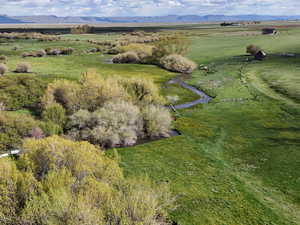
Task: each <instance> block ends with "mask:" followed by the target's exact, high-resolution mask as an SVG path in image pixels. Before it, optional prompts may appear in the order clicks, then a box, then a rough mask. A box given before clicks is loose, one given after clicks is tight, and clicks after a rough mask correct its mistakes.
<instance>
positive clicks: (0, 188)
mask: <svg viewBox="0 0 300 225" xmlns="http://www.w3.org/2000/svg"><path fill="white" fill-rule="evenodd" d="M19 175H20V174H19V172H18V170H17V168H16V165H15V164H14V163H12V162H11V161H10V160H7V159H2V160H1V163H0V196H1V201H0V223H1V224H3V225H11V224H14V222H15V217H16V216H17V205H18V201H17V184H18V176H19Z"/></svg>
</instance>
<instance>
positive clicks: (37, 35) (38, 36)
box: [0, 32, 60, 41]
mask: <svg viewBox="0 0 300 225" xmlns="http://www.w3.org/2000/svg"><path fill="white" fill-rule="evenodd" d="M0 38H6V39H35V40H38V41H59V40H60V37H58V36H55V35H45V34H41V33H18V32H12V33H0Z"/></svg>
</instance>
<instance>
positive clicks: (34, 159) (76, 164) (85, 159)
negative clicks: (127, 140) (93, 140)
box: [21, 136, 122, 183]
mask: <svg viewBox="0 0 300 225" xmlns="http://www.w3.org/2000/svg"><path fill="white" fill-rule="evenodd" d="M23 149H24V153H25V154H24V155H23V156H21V160H22V161H24V163H23V164H24V165H27V167H28V169H30V170H32V172H33V174H34V176H35V177H36V178H38V179H42V178H45V177H46V176H47V174H48V172H50V170H54V171H59V170H60V169H64V168H65V169H68V170H69V171H70V172H71V173H72V176H74V177H76V178H77V179H79V181H80V180H82V179H84V177H88V176H92V177H94V178H98V179H99V180H102V181H106V182H108V183H111V182H113V181H115V180H118V179H120V178H121V177H122V173H121V169H120V168H119V167H118V165H117V163H116V162H115V161H113V160H111V159H109V158H107V157H105V156H104V155H103V154H102V153H101V152H100V150H99V149H98V148H96V147H95V146H93V145H91V144H89V143H87V142H72V141H69V140H65V139H63V138H60V137H58V136H53V137H49V138H46V139H41V140H27V141H25V143H24V145H23ZM27 162H30V163H27Z"/></svg>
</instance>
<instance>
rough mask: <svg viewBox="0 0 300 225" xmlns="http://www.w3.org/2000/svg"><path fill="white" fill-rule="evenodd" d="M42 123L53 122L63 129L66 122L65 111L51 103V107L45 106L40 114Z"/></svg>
mask: <svg viewBox="0 0 300 225" xmlns="http://www.w3.org/2000/svg"><path fill="white" fill-rule="evenodd" d="M42 118H43V120H44V121H48V122H49V121H50V122H53V123H55V124H57V125H59V126H60V127H64V125H65V122H66V110H65V109H64V108H63V107H62V106H61V105H59V104H57V103H53V104H52V105H48V106H46V108H45V110H44V111H43V113H42Z"/></svg>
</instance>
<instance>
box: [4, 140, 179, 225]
mask: <svg viewBox="0 0 300 225" xmlns="http://www.w3.org/2000/svg"><path fill="white" fill-rule="evenodd" d="M23 148H24V150H25V153H24V154H22V155H21V157H20V159H19V160H18V162H17V165H18V167H16V165H15V162H13V161H10V160H5V159H4V160H3V159H1V163H0V200H1V201H0V222H1V224H3V225H15V224H29V225H35V224H45V225H61V224H69V225H73V224H78V221H80V224H83V225H91V224H97V225H106V224H117V223H119V224H132V225H140V224H148V225H157V224H168V223H167V220H166V218H167V216H168V211H169V210H171V209H173V202H174V199H173V197H172V196H171V194H170V191H169V188H168V185H166V184H154V183H152V182H151V181H150V180H149V179H148V178H143V179H133V178H131V179H124V178H123V174H122V171H121V169H120V167H119V166H118V164H117V162H116V161H114V160H112V159H109V158H108V157H106V156H105V155H104V154H103V153H102V152H101V150H100V149H97V148H95V147H94V146H93V145H91V144H89V143H87V142H72V141H69V140H65V139H63V138H60V137H57V136H53V137H49V138H46V139H42V140H27V141H26V142H25V144H24V146H23ZM27 171H28V172H27Z"/></svg>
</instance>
